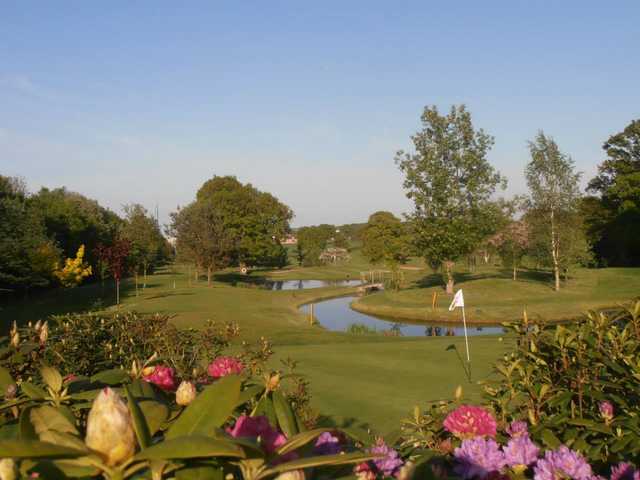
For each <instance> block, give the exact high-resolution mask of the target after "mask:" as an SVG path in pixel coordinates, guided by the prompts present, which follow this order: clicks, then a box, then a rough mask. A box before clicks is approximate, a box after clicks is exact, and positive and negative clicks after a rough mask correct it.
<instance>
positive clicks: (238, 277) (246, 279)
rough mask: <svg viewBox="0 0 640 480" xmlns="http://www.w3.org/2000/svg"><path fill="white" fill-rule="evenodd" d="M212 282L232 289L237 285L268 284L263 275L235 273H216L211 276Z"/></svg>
mask: <svg viewBox="0 0 640 480" xmlns="http://www.w3.org/2000/svg"><path fill="white" fill-rule="evenodd" d="M213 280H214V281H216V282H221V283H226V284H229V285H231V286H234V287H235V286H236V285H238V284H244V285H257V286H262V285H267V284H268V281H267V278H266V277H264V276H263V275H243V274H241V273H237V272H226V273H216V274H214V275H213Z"/></svg>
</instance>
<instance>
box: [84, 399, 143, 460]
mask: <svg viewBox="0 0 640 480" xmlns="http://www.w3.org/2000/svg"><path fill="white" fill-rule="evenodd" d="M85 442H86V444H87V446H88V447H89V448H91V449H92V450H94V451H95V452H97V453H98V454H99V455H100V456H101V457H102V459H103V461H104V462H105V464H106V465H107V466H110V467H112V466H114V465H119V464H121V463H122V462H124V461H125V460H128V459H129V458H131V457H132V456H133V454H134V452H135V447H136V443H135V434H134V432H133V423H132V420H131V413H130V412H129V409H128V408H127V406H126V405H125V403H124V402H123V401H122V399H121V398H120V396H119V395H118V394H117V393H116V392H114V391H113V390H111V389H110V388H108V387H107V388H104V389H103V390H102V391H101V392H100V393H99V394H98V396H97V397H96V399H95V400H94V401H93V405H92V407H91V410H90V411H89V417H88V418H87V437H86V439H85Z"/></svg>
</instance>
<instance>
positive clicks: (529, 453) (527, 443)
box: [502, 434, 540, 471]
mask: <svg viewBox="0 0 640 480" xmlns="http://www.w3.org/2000/svg"><path fill="white" fill-rule="evenodd" d="M502 451H503V452H504V460H505V463H506V464H507V465H509V466H510V467H512V468H514V469H515V470H517V471H524V470H526V468H527V466H529V465H531V464H533V463H535V462H536V460H538V453H540V449H539V448H538V446H537V445H536V444H535V443H533V442H532V441H531V439H530V438H529V435H526V434H525V435H520V436H517V437H513V438H511V440H509V443H507V444H506V445H505V446H504V447H503V448H502Z"/></svg>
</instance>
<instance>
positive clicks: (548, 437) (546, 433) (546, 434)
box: [541, 429, 562, 448]
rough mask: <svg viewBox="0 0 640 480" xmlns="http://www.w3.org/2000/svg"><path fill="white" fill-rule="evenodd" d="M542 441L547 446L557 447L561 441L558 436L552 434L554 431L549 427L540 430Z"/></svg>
mask: <svg viewBox="0 0 640 480" xmlns="http://www.w3.org/2000/svg"><path fill="white" fill-rule="evenodd" d="M541 436H542V441H543V442H544V443H545V445H546V446H547V447H549V448H558V447H559V446H560V445H561V444H562V442H561V441H560V439H559V438H558V437H556V436H555V435H554V433H553V432H552V431H551V430H549V429H544V430H542V434H541Z"/></svg>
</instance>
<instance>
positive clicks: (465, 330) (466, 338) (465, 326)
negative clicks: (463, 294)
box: [462, 307, 471, 363]
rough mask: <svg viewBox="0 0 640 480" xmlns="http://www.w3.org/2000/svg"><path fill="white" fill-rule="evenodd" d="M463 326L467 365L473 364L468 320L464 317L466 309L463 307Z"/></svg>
mask: <svg viewBox="0 0 640 480" xmlns="http://www.w3.org/2000/svg"><path fill="white" fill-rule="evenodd" d="M462 324H463V325H464V343H465V345H466V347H467V363H471V357H470V356H469V337H468V336H467V319H466V318H465V316H464V307H462Z"/></svg>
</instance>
